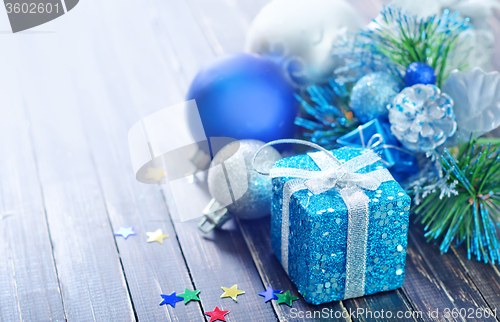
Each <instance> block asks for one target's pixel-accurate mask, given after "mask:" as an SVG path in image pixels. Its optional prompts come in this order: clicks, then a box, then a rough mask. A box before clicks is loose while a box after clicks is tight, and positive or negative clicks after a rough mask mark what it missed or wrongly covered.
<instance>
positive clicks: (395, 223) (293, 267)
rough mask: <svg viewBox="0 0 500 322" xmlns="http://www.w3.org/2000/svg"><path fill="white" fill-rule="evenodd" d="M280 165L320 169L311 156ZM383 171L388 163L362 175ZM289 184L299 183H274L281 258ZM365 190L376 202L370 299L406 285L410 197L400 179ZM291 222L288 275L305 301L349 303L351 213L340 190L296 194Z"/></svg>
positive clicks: (344, 153) (276, 247)
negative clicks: (347, 269) (346, 288)
mask: <svg viewBox="0 0 500 322" xmlns="http://www.w3.org/2000/svg"><path fill="white" fill-rule="evenodd" d="M361 151H362V150H361V149H353V148H342V149H338V150H335V151H333V154H334V156H335V157H336V158H337V159H339V160H341V162H345V161H347V160H350V159H352V158H354V157H356V156H358V155H360V154H361ZM274 167H276V168H283V167H287V168H297V169H307V170H313V171H319V170H320V168H319V167H318V166H317V165H316V164H315V162H314V161H313V160H312V158H311V157H310V156H308V155H299V156H293V157H290V158H286V159H282V160H279V161H278V162H276V164H275V165H274ZM379 167H380V168H383V165H382V163H380V162H377V163H375V164H374V165H372V166H370V167H367V168H364V169H361V170H360V171H358V172H359V173H366V172H369V171H373V170H376V169H378V168H379ZM368 168H369V169H368ZM288 180H293V179H292V178H274V179H273V199H272V205H271V215H272V217H271V242H272V247H273V251H274V252H275V254H276V255H277V257H278V258H279V259H281V234H282V225H281V223H282V222H281V218H282V212H281V211H282V204H283V185H284V183H285V182H287V181H288ZM363 192H364V193H365V194H366V195H367V196H368V198H369V199H370V202H369V206H368V208H369V218H368V240H367V247H366V254H367V256H366V268H365V275H366V282H365V295H368V294H373V293H377V292H381V291H387V290H393V289H396V288H399V287H401V286H402V284H403V280H404V265H405V256H406V240H407V227H408V217H409V210H410V197H409V196H408V195H407V194H406V193H405V192H404V191H403V189H402V188H401V186H400V185H399V184H398V183H397V182H395V181H388V182H383V183H382V184H381V185H380V187H379V188H378V189H377V190H376V191H369V190H364V191H363ZM376 196H377V197H376ZM289 222H290V228H289V231H288V233H289V247H288V259H289V260H288V271H289V276H290V278H291V280H292V281H293V282H294V283H295V284H296V285H297V288H298V290H299V292H300V293H301V294H302V296H303V297H304V300H305V301H306V302H308V303H312V304H321V303H326V302H331V301H338V300H342V299H344V296H345V284H346V253H347V232H348V212H347V208H346V205H345V203H344V201H343V199H342V198H341V196H340V194H339V192H338V191H336V190H329V191H326V192H323V193H321V194H318V195H314V194H312V193H311V192H309V191H308V190H301V191H297V192H295V193H294V194H293V195H292V197H291V198H290V204H289Z"/></svg>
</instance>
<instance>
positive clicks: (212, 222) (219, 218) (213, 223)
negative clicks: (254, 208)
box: [198, 198, 231, 233]
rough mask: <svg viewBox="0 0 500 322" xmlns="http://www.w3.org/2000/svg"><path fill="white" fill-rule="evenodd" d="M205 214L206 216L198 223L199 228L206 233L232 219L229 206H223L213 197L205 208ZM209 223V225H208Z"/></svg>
mask: <svg viewBox="0 0 500 322" xmlns="http://www.w3.org/2000/svg"><path fill="white" fill-rule="evenodd" d="M203 214H204V215H205V216H204V217H203V219H202V220H201V221H200V223H199V224H198V229H199V230H201V231H202V232H204V233H209V232H211V231H212V230H214V229H215V228H220V227H222V225H224V224H225V223H226V222H227V221H228V220H229V219H231V215H230V214H229V212H228V211H227V208H226V207H223V208H221V204H220V203H219V202H218V201H217V200H215V198H212V200H210V202H209V203H208V205H207V206H206V207H205V209H203ZM207 223H208V225H206V224H207Z"/></svg>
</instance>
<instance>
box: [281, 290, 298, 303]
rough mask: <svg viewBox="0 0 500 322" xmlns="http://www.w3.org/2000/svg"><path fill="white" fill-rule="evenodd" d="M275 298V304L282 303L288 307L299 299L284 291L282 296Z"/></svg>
mask: <svg viewBox="0 0 500 322" xmlns="http://www.w3.org/2000/svg"><path fill="white" fill-rule="evenodd" d="M276 296H277V297H278V301H276V303H278V304H282V303H284V304H286V305H288V306H292V302H293V301H295V300H298V299H299V298H298V297H295V296H292V295H291V294H290V291H286V292H285V293H284V294H276Z"/></svg>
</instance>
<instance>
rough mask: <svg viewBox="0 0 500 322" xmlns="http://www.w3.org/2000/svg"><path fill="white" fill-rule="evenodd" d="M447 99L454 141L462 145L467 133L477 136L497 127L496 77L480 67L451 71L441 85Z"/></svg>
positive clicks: (499, 84)
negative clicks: (454, 124)
mask: <svg viewBox="0 0 500 322" xmlns="http://www.w3.org/2000/svg"><path fill="white" fill-rule="evenodd" d="M443 91H444V92H446V93H447V94H448V95H450V96H451V98H452V99H453V101H454V102H455V105H454V107H453V109H454V112H455V118H456V120H457V125H458V130H457V135H456V136H457V138H458V139H459V140H460V141H461V142H462V143H463V142H466V141H467V140H469V137H470V135H471V134H473V135H475V136H476V137H479V136H481V135H483V134H485V133H488V132H489V131H492V130H494V129H496V128H497V127H498V126H499V125H500V74H499V73H498V72H491V73H486V72H484V71H483V70H481V69H480V68H474V69H473V70H472V71H470V72H467V73H463V72H459V71H455V72H453V73H452V74H451V76H450V77H449V78H448V81H447V82H446V84H445V85H444V86H443Z"/></svg>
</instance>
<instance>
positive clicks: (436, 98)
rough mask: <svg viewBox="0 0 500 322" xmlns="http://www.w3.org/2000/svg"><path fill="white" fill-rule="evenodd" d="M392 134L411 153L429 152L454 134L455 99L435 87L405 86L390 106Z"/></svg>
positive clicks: (455, 127)
mask: <svg viewBox="0 0 500 322" xmlns="http://www.w3.org/2000/svg"><path fill="white" fill-rule="evenodd" d="M389 121H390V122H391V130H392V133H394V135H395V136H396V138H397V139H398V140H399V141H400V142H401V143H402V144H403V145H404V146H405V147H406V148H407V149H408V150H410V151H419V152H427V151H430V150H433V149H435V148H436V147H438V146H440V145H442V144H443V143H444V142H445V141H446V140H447V139H448V138H449V137H451V136H452V135H453V134H455V131H456V130H457V122H456V121H455V114H454V113H453V100H452V99H451V97H450V96H448V95H447V94H445V93H441V90H440V89H439V88H438V87H437V86H436V85H423V84H417V85H413V86H412V87H406V88H405V89H403V91H401V93H399V94H398V95H396V97H394V100H393V102H392V104H391V105H390V106H389Z"/></svg>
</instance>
